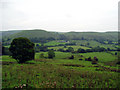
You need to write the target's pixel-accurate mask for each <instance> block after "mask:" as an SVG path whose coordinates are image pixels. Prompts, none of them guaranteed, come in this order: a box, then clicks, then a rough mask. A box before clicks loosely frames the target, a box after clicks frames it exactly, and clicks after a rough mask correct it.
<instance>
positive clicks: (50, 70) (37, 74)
mask: <svg viewBox="0 0 120 90" xmlns="http://www.w3.org/2000/svg"><path fill="white" fill-rule="evenodd" d="M41 53H44V56H45V57H47V52H40V53H36V55H35V60H32V61H27V62H26V63H25V64H18V63H17V62H16V60H15V59H12V58H11V57H9V56H8V55H4V56H2V61H3V67H2V69H3V73H2V78H3V82H2V83H3V88H101V87H102V88H118V87H119V85H118V84H119V80H118V78H119V76H118V75H119V72H116V71H114V70H118V68H117V66H109V65H105V64H104V62H110V61H114V60H116V59H117V56H115V55H111V54H110V53H106V52H104V53H103V52H95V53H84V54H83V53H80V54H74V55H75V58H74V59H72V60H70V59H68V57H69V56H71V55H73V54H72V53H65V52H55V55H56V56H55V58H54V59H45V58H44V59H43V58H40V54H41ZM112 53H113V52H112ZM80 55H83V57H82V58H85V57H89V56H91V57H92V58H93V57H94V56H97V57H98V60H99V62H98V64H96V65H93V64H91V62H90V61H85V60H84V59H83V60H82V61H80V60H79V58H81V57H80ZM7 64H8V65H7Z"/></svg>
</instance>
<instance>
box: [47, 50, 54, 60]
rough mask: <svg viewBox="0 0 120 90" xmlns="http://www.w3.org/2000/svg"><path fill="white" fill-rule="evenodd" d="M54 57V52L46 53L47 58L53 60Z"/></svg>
mask: <svg viewBox="0 0 120 90" xmlns="http://www.w3.org/2000/svg"><path fill="white" fill-rule="evenodd" d="M54 57H55V52H54V50H49V51H48V58H50V59H53V58H54Z"/></svg>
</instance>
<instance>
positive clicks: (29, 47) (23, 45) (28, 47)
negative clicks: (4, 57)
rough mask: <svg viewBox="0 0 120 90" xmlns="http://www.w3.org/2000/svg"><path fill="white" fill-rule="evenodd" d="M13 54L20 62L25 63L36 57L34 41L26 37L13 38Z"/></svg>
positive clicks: (11, 49) (11, 46)
mask: <svg viewBox="0 0 120 90" xmlns="http://www.w3.org/2000/svg"><path fill="white" fill-rule="evenodd" d="M9 50H10V52H11V53H12V54H11V56H12V57H13V58H14V59H16V60H17V62H18V63H24V62H26V61H28V60H32V59H34V55H35V51H34V43H32V42H31V41H30V40H29V39H27V38H24V37H19V38H15V39H13V41H12V43H11V45H10V48H9Z"/></svg>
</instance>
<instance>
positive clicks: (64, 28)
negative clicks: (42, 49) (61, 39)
mask: <svg viewBox="0 0 120 90" xmlns="http://www.w3.org/2000/svg"><path fill="white" fill-rule="evenodd" d="M118 2H119V0H0V12H1V13H2V14H1V15H0V23H2V24H1V25H0V27H2V28H0V31H5V30H29V29H43V30H47V31H57V32H68V31H77V32H83V31H84V32H87V31H97V32H105V31H117V30H118Z"/></svg>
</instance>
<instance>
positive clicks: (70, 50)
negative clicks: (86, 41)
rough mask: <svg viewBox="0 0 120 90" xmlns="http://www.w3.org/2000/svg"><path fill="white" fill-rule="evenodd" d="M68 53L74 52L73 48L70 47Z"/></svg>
mask: <svg viewBox="0 0 120 90" xmlns="http://www.w3.org/2000/svg"><path fill="white" fill-rule="evenodd" d="M66 51H67V52H73V51H74V49H73V48H72V47H68V49H67V50H66Z"/></svg>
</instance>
